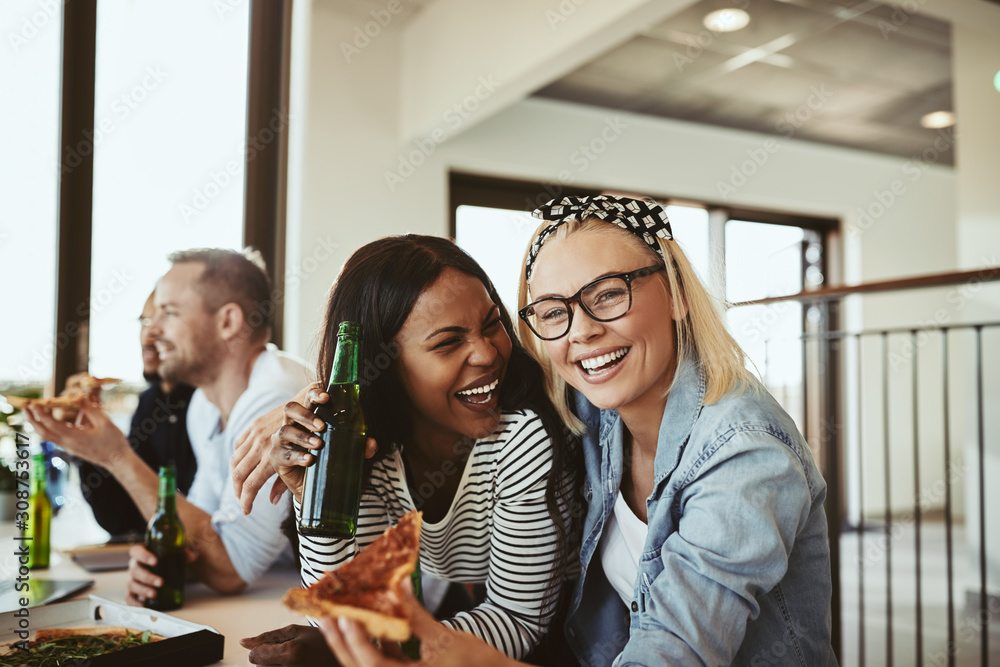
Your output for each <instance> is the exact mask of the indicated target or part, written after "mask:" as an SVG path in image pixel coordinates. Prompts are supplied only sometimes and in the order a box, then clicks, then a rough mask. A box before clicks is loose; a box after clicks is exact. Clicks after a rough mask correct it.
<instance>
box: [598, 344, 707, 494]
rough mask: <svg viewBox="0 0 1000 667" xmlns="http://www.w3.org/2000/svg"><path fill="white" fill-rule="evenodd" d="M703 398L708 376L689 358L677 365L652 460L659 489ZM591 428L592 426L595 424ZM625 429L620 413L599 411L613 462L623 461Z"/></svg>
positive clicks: (604, 443) (603, 439) (605, 445)
mask: <svg viewBox="0 0 1000 667" xmlns="http://www.w3.org/2000/svg"><path fill="white" fill-rule="evenodd" d="M704 398H705V374H704V373H703V372H702V370H701V365H700V364H699V363H698V359H697V357H693V356H691V355H689V356H688V357H686V358H685V359H684V360H683V361H681V362H680V364H679V365H678V368H677V373H676V375H675V379H674V383H673V386H672V387H671V388H670V394H669V395H668V396H667V404H666V405H665V406H664V408H663V417H662V418H661V420H660V430H659V434H658V435H657V443H656V458H655V459H654V460H653V483H654V484H655V485H656V486H659V485H660V483H661V482H662V481H663V480H665V479H666V478H668V477H669V476H670V474H671V473H672V472H673V471H674V468H676V467H677V464H678V463H679V462H680V458H681V454H682V453H683V450H684V446H685V445H686V444H687V441H688V438H689V437H690V436H691V429H692V428H694V423H695V421H696V420H697V419H698V415H699V414H700V413H701V408H702V401H703V400H704ZM586 421H588V420H585V422H586ZM590 425H591V426H593V425H594V424H593V422H590ZM623 429H624V423H623V422H622V420H621V417H620V416H619V414H618V411H617V410H601V411H600V431H599V432H600V443H601V447H602V448H608V447H610V449H611V451H610V452H609V454H610V456H611V458H612V460H614V461H620V460H621V457H622V453H623V452H622V448H623V447H622V443H623V442H624V438H623V437H622V436H623ZM614 474H620V471H619V470H615V471H614Z"/></svg>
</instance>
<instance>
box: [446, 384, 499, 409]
mask: <svg viewBox="0 0 1000 667" xmlns="http://www.w3.org/2000/svg"><path fill="white" fill-rule="evenodd" d="M499 385H500V380H499V379H497V380H494V381H493V382H490V383H489V384H484V385H481V386H479V387H473V388H472V389H465V390H463V391H456V392H455V396H457V397H458V399H459V400H461V401H465V402H466V403H472V404H473V405H483V404H486V403H489V402H490V401H491V400H493V392H494V391H495V390H496V388H497V387H498V386H499Z"/></svg>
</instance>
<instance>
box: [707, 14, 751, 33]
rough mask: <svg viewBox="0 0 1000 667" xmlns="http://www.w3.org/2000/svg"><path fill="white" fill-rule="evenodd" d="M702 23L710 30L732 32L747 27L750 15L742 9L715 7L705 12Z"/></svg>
mask: <svg viewBox="0 0 1000 667" xmlns="http://www.w3.org/2000/svg"><path fill="white" fill-rule="evenodd" d="M702 23H703V24H704V25H705V27H706V28H708V29H709V30H711V31H712V32H733V31H736V30H739V29H741V28H745V27H747V24H748V23H750V15H749V14H747V13H746V12H745V11H743V10H742V9H717V10H715V11H714V12H709V13H708V14H706V15H705V18H704V19H703V20H702Z"/></svg>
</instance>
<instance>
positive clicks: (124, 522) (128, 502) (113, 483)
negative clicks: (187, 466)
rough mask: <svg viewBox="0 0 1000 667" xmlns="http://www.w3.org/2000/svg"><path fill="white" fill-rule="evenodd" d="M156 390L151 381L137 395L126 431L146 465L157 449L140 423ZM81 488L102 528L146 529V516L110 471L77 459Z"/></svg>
mask: <svg viewBox="0 0 1000 667" xmlns="http://www.w3.org/2000/svg"><path fill="white" fill-rule="evenodd" d="M158 394H159V391H158V388H157V387H156V386H155V385H154V386H151V387H149V388H148V389H146V390H145V391H143V392H142V393H141V394H140V395H139V405H138V406H137V407H136V410H135V414H134V415H132V424H131V426H130V427H129V432H128V441H129V444H130V445H132V449H134V450H135V451H136V453H137V454H138V455H139V456H140V457H141V458H142V460H143V461H145V462H146V464H147V465H149V464H150V463H151V461H152V460H155V458H156V452H155V450H154V445H153V442H152V438H150V437H148V436H149V434H143V433H142V432H141V431H140V425H141V423H142V421H143V420H144V419H146V418H147V417H148V416H149V414H150V411H151V410H152V408H153V406H154V405H155V402H156V398H157V396H158ZM80 488H81V489H82V491H83V497H84V499H85V500H86V501H87V502H88V503H89V504H90V508H91V509H92V510H93V512H94V518H95V519H97V523H99V524H100V525H101V528H103V529H104V530H106V531H108V532H109V533H111V534H112V535H123V534H125V533H129V532H139V533H145V532H146V523H147V519H146V518H145V517H143V516H142V514H140V513H139V508H138V507H136V506H135V502H133V500H132V497H131V496H130V495H129V494H128V491H126V490H125V489H124V488H123V487H122V485H121V484H119V483H118V480H116V479H115V477H114V475H113V474H112V473H111V472H110V471H108V470H105V469H104V468H101V467H100V466H96V465H93V464H92V463H87V462H85V461H80Z"/></svg>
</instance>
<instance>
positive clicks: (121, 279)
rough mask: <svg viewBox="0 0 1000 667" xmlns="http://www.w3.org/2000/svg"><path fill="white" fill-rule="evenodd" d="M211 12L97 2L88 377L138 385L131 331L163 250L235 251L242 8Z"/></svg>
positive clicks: (238, 239)
mask: <svg viewBox="0 0 1000 667" xmlns="http://www.w3.org/2000/svg"><path fill="white" fill-rule="evenodd" d="M213 7H214V8H213ZM217 9H218V7H215V6H214V5H213V4H212V3H205V2H202V1H201V0H183V1H179V2H170V3H146V2H135V1H134V0H101V2H100V4H99V6H98V12H97V58H96V72H97V76H96V90H95V104H94V108H95V114H94V125H95V138H94V144H95V146H94V218H93V251H92V262H91V266H92V270H91V301H90V307H91V310H90V315H91V322H90V327H91V335H90V370H91V372H92V373H93V374H95V375H101V376H112V377H120V378H128V379H134V380H137V381H138V380H140V370H141V367H140V365H139V348H138V333H139V331H138V325H137V324H136V325H134V326H132V324H133V323H134V322H135V321H136V318H137V317H138V316H139V313H140V311H141V310H142V305H143V303H144V302H145V301H146V298H147V297H148V296H149V293H150V292H151V291H152V290H153V288H154V287H155V286H156V280H157V279H158V278H159V277H160V276H161V275H163V273H165V272H166V271H167V270H168V269H169V268H170V264H169V262H168V261H167V255H168V254H169V253H170V252H172V251H174V250H179V249H184V248H196V247H229V248H240V247H241V246H242V239H243V199H244V196H243V195H244V192H243V188H244V185H243V184H244V169H245V167H246V162H245V158H246V150H245V148H244V146H245V142H246V114H247V52H248V40H249V28H248V26H249V3H239V4H235V6H232V7H230V6H229V4H227V5H226V11H225V12H217V11H216V10H217Z"/></svg>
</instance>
